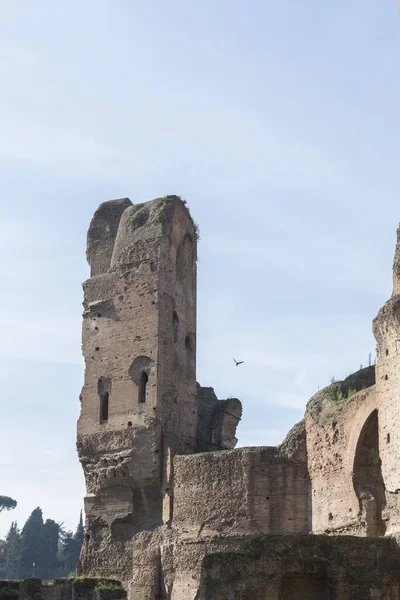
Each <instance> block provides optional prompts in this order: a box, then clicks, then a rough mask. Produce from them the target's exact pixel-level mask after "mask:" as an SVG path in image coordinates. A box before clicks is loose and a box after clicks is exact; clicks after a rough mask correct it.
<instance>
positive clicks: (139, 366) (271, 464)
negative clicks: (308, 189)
mask: <svg viewBox="0 0 400 600" xmlns="http://www.w3.org/2000/svg"><path fill="white" fill-rule="evenodd" d="M197 237H198V235H197V226H195V224H194V222H193V220H192V217H191V215H190V213H189V211H188V209H187V207H186V205H185V203H184V202H182V201H181V200H180V199H179V198H178V197H177V196H166V197H163V198H156V199H155V200H152V201H150V202H146V203H141V204H136V205H133V204H132V203H131V201H130V200H129V199H127V198H125V199H122V200H115V201H111V202H105V203H103V204H101V205H100V207H99V208H98V210H97V211H96V212H95V215H94V217H93V219H92V221H91V224H90V228H89V232H88V244H87V258H88V262H89V265H90V269H91V277H90V278H89V279H88V280H87V281H86V282H85V283H84V284H83V290H84V303H83V306H84V312H83V333H82V348H83V354H84V357H85V379H84V385H83V388H82V393H81V397H80V400H81V413H80V417H79V421H78V436H77V449H78V454H79V459H80V462H81V464H82V468H83V471H84V475H85V481H86V496H85V513H86V538H85V542H84V546H83V549H82V554H81V564H80V571H81V572H82V573H84V574H87V575H93V576H104V577H110V576H113V577H117V578H118V579H120V580H121V581H122V582H123V584H124V586H125V587H126V589H127V591H128V595H129V600H138V599H139V598H140V599H141V600H211V599H212V600H227V599H229V600H235V599H238V600H239V599H240V600H250V599H251V600H258V598H260V600H261V598H262V599H263V600H264V598H269V599H271V600H288V599H289V598H290V599H292V598H297V599H298V600H306V599H307V600H310V599H314V598H315V599H316V600H317V599H318V600H319V599H322V600H323V599H325V600H336V599H337V600H339V599H340V600H347V599H348V600H350V599H352V600H365V599H371V600H373V599H378V598H379V599H381V600H395V599H396V600H398V599H399V598H400V562H399V549H398V546H397V542H396V539H400V469H399V466H398V465H399V461H400V436H399V433H398V431H399V425H400V403H399V397H400V229H399V231H398V243H397V246H396V252H395V259H394V264H393V294H392V297H391V298H390V299H389V301H388V302H387V303H386V304H385V306H384V307H383V308H382V309H381V310H380V311H379V313H378V315H377V317H376V318H375V319H374V322H373V331H374V335H375V339H376V342H377V354H376V367H375V366H371V367H368V368H365V369H361V370H359V371H357V372H356V373H354V374H352V375H350V376H349V377H347V378H346V379H345V380H344V381H340V382H334V383H332V384H331V385H330V386H328V387H326V388H324V389H323V390H320V391H319V392H317V393H316V394H315V395H314V396H313V397H312V398H311V399H310V401H309V402H308V404H307V407H306V411H305V416H304V419H303V420H302V421H300V422H299V423H298V424H297V425H295V426H294V427H293V428H292V430H291V431H290V432H289V433H288V435H287V436H286V438H285V439H284V441H283V442H282V444H280V445H279V446H277V447H268V446H266V447H259V448H239V449H234V448H235V446H236V443H237V437H236V430H237V427H238V424H239V422H240V420H241V416H242V405H241V403H240V401H239V400H238V399H237V398H228V399H225V400H218V398H217V397H216V394H215V392H214V390H213V388H212V387H202V386H200V385H199V384H198V383H196V292H197V288H196V280H197V271H196V268H197ZM260 385H261V384H260ZM261 418H262V415H260V419H261ZM311 533H313V534H317V535H310V534H311ZM320 534H323V535H320ZM260 536H261V537H260ZM384 536H385V537H386V538H388V537H389V536H392V539H384ZM361 538H365V539H361Z"/></svg>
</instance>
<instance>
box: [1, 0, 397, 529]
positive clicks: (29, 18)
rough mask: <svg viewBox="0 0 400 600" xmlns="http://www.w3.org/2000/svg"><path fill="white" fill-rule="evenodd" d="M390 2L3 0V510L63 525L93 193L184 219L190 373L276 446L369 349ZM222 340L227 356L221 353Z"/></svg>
mask: <svg viewBox="0 0 400 600" xmlns="http://www.w3.org/2000/svg"><path fill="white" fill-rule="evenodd" d="M399 42H400V14H399V11H398V7H397V2H396V0H387V1H386V2H382V1H380V2H378V0H376V1H371V0H362V1H361V0H346V1H345V0H339V1H338V2H329V3H328V2H321V0H303V1H302V2H300V1H299V0H286V1H285V2H279V1H277V0H274V1H272V0H263V1H258V0H252V1H248V2H245V1H244V0H240V1H237V0H236V1H235V0H229V1H228V0H203V1H202V2H200V3H195V2H189V1H188V0H185V1H184V0H180V1H179V0H168V1H164V0H163V1H161V0H153V2H148V1H144V0H140V1H137V0H129V1H128V0H125V1H123V0H109V1H105V0H96V1H94V0H85V2H81V1H80V2H78V1H77V0H69V1H68V2H54V1H53V0H51V1H50V0H37V1H35V2H33V1H32V0H18V1H16V0H0V81H1V84H2V85H1V94H0V181H1V196H0V197H1V201H0V248H1V252H2V260H1V263H0V274H1V280H2V288H3V293H2V295H1V301H0V302H1V304H0V307H1V311H0V322H1V323H0V325H1V331H2V344H1V346H0V355H1V359H2V360H1V363H0V383H1V393H2V399H3V400H2V419H1V425H0V427H1V440H2V452H1V458H0V467H1V473H2V477H1V479H2V484H1V490H0V493H1V494H8V495H11V496H13V497H15V498H16V499H17V500H18V503H19V506H18V509H17V510H16V511H13V512H10V513H7V514H4V513H3V514H2V515H0V535H4V534H5V532H6V530H7V528H8V526H9V524H10V521H11V519H14V518H17V519H18V522H19V524H20V525H21V526H22V525H23V523H24V521H25V519H26V518H27V516H28V515H29V513H30V512H31V511H32V509H33V508H35V507H36V506H38V505H39V506H41V507H42V509H43V511H44V516H45V518H54V519H56V520H58V521H64V522H65V523H66V525H67V526H68V527H70V528H75V526H76V523H77V521H78V517H79V510H80V508H81V506H82V497H83V494H84V487H83V477H82V475H81V471H80V466H79V463H78V460H77V457H76V453H75V423H76V419H77V416H78V410H79V401H78V396H79V392H80V388H81V385H82V381H83V361H82V359H81V350H80V320H81V301H82V293H81V282H82V281H83V280H84V279H85V278H87V277H88V267H87V264H86V262H85V236H86V230H87V227H88V224H89V221H90V218H91V216H92V213H93V212H94V210H95V209H96V208H97V206H98V204H99V203H100V202H102V201H104V200H107V199H110V198H118V197H124V196H129V198H130V199H131V200H132V201H133V202H143V201H146V200H149V199H151V198H154V197H157V196H162V195H164V194H173V193H176V194H180V195H182V197H183V198H186V200H187V201H188V203H189V205H190V208H191V211H192V214H193V216H194V218H195V219H196V221H198V222H199V225H200V229H201V237H202V239H201V242H200V246H199V257H200V260H199V264H198V287H199V290H198V291H199V293H198V380H199V381H200V382H201V383H202V385H212V386H214V387H215V390H216V392H217V394H218V395H219V397H221V398H224V397H228V396H238V397H239V398H241V400H242V402H243V406H244V417H243V420H242V422H241V424H240V427H239V430H238V435H239V442H240V445H261V444H263V445H272V444H276V443H278V442H280V441H281V440H282V438H283V437H284V435H285V433H286V432H287V430H288V429H289V428H290V427H291V426H292V425H293V424H294V423H295V422H297V421H298V420H299V419H300V418H301V417H302V415H303V412H304V407H305V404H306V402H307V400H308V398H309V397H310V396H311V395H312V394H313V393H314V392H315V391H316V389H317V387H318V385H320V386H321V387H322V386H323V385H326V384H327V383H328V382H329V379H330V378H331V376H332V375H335V376H336V377H337V378H340V377H344V376H345V375H347V374H349V373H350V372H352V371H354V370H355V369H357V368H358V367H359V365H360V363H363V364H366V362H367V360H368V353H369V352H370V351H372V352H374V341H373V338H372V335H371V320H372V318H373V317H374V316H375V314H376V312H377V311H378V309H379V308H380V306H381V305H382V304H383V303H384V302H385V300H386V299H387V298H388V296H389V295H390V291H391V289H390V288H391V263H392V258H393V250H394V243H395V231H396V227H397V224H398V222H399V221H400V203H399V200H398V197H399V181H398V179H399V177H398V173H399V124H400V117H399V106H400V98H399V96H400V86H399V74H400V52H399ZM232 356H235V358H238V359H242V360H244V361H245V364H244V365H242V366H241V367H239V368H236V367H235V366H234V364H233V361H232Z"/></svg>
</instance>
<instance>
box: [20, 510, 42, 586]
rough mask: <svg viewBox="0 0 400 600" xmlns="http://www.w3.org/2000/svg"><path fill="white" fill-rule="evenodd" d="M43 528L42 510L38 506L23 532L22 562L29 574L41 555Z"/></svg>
mask: <svg viewBox="0 0 400 600" xmlns="http://www.w3.org/2000/svg"><path fill="white" fill-rule="evenodd" d="M42 528H43V515H42V510H41V509H40V508H39V507H37V508H35V510H33V511H32V513H31V516H30V517H29V519H28V520H27V522H26V523H25V525H24V526H23V528H22V532H21V563H22V568H23V569H24V572H25V573H26V575H28V576H29V574H30V573H31V570H32V564H33V563H37V560H38V557H39V547H40V538H41V534H42Z"/></svg>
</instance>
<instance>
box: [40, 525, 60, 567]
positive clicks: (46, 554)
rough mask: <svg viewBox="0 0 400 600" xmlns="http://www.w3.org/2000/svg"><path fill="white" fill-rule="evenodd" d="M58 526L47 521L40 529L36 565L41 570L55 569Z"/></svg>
mask: <svg viewBox="0 0 400 600" xmlns="http://www.w3.org/2000/svg"><path fill="white" fill-rule="evenodd" d="M59 533H60V526H59V525H58V523H56V522H55V521H53V520H52V519H47V520H46V522H45V524H44V525H43V527H42V531H41V535H40V544H39V555H38V561H37V564H38V566H39V567H41V568H42V569H55V568H56V567H57V549H58V536H59Z"/></svg>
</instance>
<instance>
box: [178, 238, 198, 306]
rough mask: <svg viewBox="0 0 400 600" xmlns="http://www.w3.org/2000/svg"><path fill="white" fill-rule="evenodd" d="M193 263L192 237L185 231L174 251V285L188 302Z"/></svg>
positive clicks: (191, 290) (191, 291)
mask: <svg viewBox="0 0 400 600" xmlns="http://www.w3.org/2000/svg"><path fill="white" fill-rule="evenodd" d="M193 264H194V244H193V239H192V237H191V236H190V235H189V234H188V233H187V234H186V235H185V236H184V238H183V239H182V241H181V243H180V244H179V247H178V250H177V253H176V287H177V291H178V292H179V293H181V294H182V295H184V296H185V297H186V298H187V300H189V302H191V301H192V297H193V277H194V274H193Z"/></svg>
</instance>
